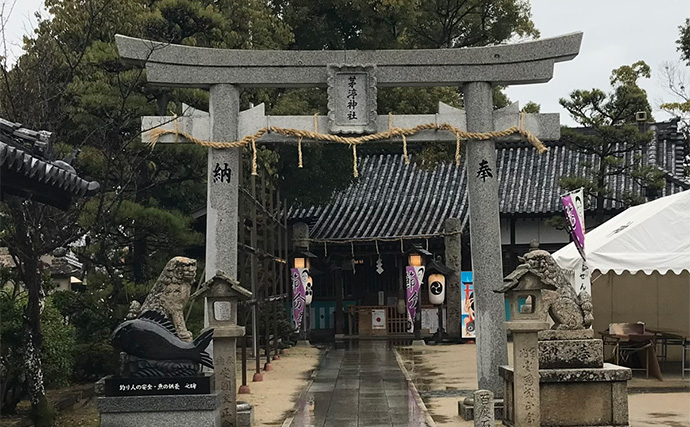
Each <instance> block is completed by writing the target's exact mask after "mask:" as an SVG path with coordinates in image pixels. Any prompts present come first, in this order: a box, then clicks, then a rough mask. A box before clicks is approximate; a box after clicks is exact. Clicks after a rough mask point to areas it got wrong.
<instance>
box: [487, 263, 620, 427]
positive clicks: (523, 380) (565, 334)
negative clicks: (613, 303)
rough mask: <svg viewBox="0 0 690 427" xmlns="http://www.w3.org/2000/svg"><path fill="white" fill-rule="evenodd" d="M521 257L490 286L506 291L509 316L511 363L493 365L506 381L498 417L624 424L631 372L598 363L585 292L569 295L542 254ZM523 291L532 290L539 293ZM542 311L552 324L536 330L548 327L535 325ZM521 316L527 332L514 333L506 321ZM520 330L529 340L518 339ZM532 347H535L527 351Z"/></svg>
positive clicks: (519, 422)
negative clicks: (528, 319)
mask: <svg viewBox="0 0 690 427" xmlns="http://www.w3.org/2000/svg"><path fill="white" fill-rule="evenodd" d="M520 260H521V261H522V262H523V263H522V264H520V265H519V266H518V267H517V268H516V269H515V271H513V272H512V273H511V274H509V275H508V276H507V277H506V278H505V282H506V284H505V286H504V287H503V288H502V289H500V290H498V291H497V292H505V293H506V295H509V297H513V300H512V301H511V316H512V317H511V322H506V327H509V328H511V329H512V330H513V334H514V335H513V340H514V344H513V345H514V352H515V363H514V366H513V367H511V366H501V367H500V371H499V372H500V375H501V377H502V378H503V382H504V387H505V414H504V417H503V423H504V424H505V425H508V426H549V427H551V426H575V425H577V426H580V425H581V426H584V425H586V426H627V425H628V394H627V381H628V380H629V379H630V378H632V374H631V371H630V369H628V368H623V367H620V366H616V365H612V364H609V363H604V362H603V345H602V341H601V340H600V339H595V338H594V331H593V330H592V329H586V328H588V327H589V325H591V322H592V320H593V319H592V305H591V299H590V298H589V295H588V294H587V293H586V292H584V291H583V292H581V293H580V294H578V295H575V291H574V289H573V287H572V285H570V283H569V282H568V281H567V279H566V278H565V275H564V274H563V271H562V270H561V269H560V268H559V267H558V265H557V264H556V263H555V261H554V260H553V258H552V257H551V255H550V254H549V253H548V252H546V251H543V250H534V251H530V252H529V253H527V254H526V255H525V256H524V258H520ZM528 290H531V291H534V290H538V291H539V292H541V295H536V294H534V292H532V293H530V292H527V291H528ZM521 296H522V297H524V298H521ZM547 314H548V316H550V317H551V319H552V320H553V326H552V327H551V329H549V330H539V331H538V332H537V330H538V329H545V328H546V327H547V326H548V324H547V323H546V322H542V325H541V326H539V327H537V326H538V325H536V323H537V322H539V320H538V319H544V320H546V319H547ZM520 316H523V317H524V316H532V317H534V323H535V325H534V326H535V327H534V328H532V329H531V333H529V334H526V333H524V332H523V333H521V332H520V330H519V329H520V328H517V327H513V326H515V325H511V323H514V324H518V323H519V320H518V321H513V319H515V318H516V317H517V318H519V317H520ZM524 329H525V328H523V330H524ZM527 329H530V328H527ZM527 335H529V337H528V340H529V341H530V342H525V340H523V339H522V337H523V336H527ZM537 338H538V341H537ZM535 346H538V351H533V349H534V347H535ZM537 367H538V371H537ZM527 371H529V372H527ZM537 372H538V374H537ZM537 378H538V379H539V381H538V383H537V381H536V379H537Z"/></svg>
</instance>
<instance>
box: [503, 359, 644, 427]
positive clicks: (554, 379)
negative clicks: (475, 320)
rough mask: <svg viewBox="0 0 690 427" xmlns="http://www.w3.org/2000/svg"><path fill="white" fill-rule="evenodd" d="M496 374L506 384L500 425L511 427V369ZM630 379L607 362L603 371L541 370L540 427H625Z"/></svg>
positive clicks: (505, 368)
mask: <svg viewBox="0 0 690 427" xmlns="http://www.w3.org/2000/svg"><path fill="white" fill-rule="evenodd" d="M499 374H500V376H501V377H502V378H503V383H504V385H505V402H506V408H505V417H504V418H503V424H504V425H507V426H514V425H515V420H514V415H515V411H514V405H515V402H514V395H515V393H514V383H513V375H514V371H513V368H512V367H511V366H501V367H500V368H499ZM630 378H632V373H631V371H630V369H628V368H623V367H621V366H616V365H612V364H610V363H605V364H604V366H603V368H580V369H540V370H539V401H540V410H541V425H542V426H543V427H556V426H559V427H560V426H599V427H603V426H628V391H627V381H628V380H629V379H630ZM564 402H566V404H564ZM567 402H570V403H572V404H567Z"/></svg>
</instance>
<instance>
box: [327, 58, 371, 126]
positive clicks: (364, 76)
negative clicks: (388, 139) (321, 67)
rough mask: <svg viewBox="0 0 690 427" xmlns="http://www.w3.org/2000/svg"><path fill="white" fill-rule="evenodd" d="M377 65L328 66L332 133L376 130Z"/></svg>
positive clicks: (329, 120) (329, 111)
mask: <svg viewBox="0 0 690 427" xmlns="http://www.w3.org/2000/svg"><path fill="white" fill-rule="evenodd" d="M375 71H376V67H374V66H373V65H329V66H328V123H329V130H330V131H331V133H345V134H355V133H356V134H361V133H373V132H376V118H377V114H376V76H375V75H374V73H375Z"/></svg>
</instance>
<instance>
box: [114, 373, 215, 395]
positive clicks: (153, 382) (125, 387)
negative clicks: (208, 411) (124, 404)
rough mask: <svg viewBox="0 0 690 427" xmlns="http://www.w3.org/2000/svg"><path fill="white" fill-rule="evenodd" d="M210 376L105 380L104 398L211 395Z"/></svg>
mask: <svg viewBox="0 0 690 427" xmlns="http://www.w3.org/2000/svg"><path fill="white" fill-rule="evenodd" d="M212 388H213V387H212V384H211V375H204V376H197V377H150V378H121V377H113V378H107V379H106V380H105V395H106V396H151V395H157V396H159V395H166V394H211V390H212Z"/></svg>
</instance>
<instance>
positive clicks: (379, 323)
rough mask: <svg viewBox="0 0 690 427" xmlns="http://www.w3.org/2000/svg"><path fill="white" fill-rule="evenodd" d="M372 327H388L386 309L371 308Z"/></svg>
mask: <svg viewBox="0 0 690 427" xmlns="http://www.w3.org/2000/svg"><path fill="white" fill-rule="evenodd" d="M371 329H386V310H385V309H380V308H377V309H373V310H371Z"/></svg>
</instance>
